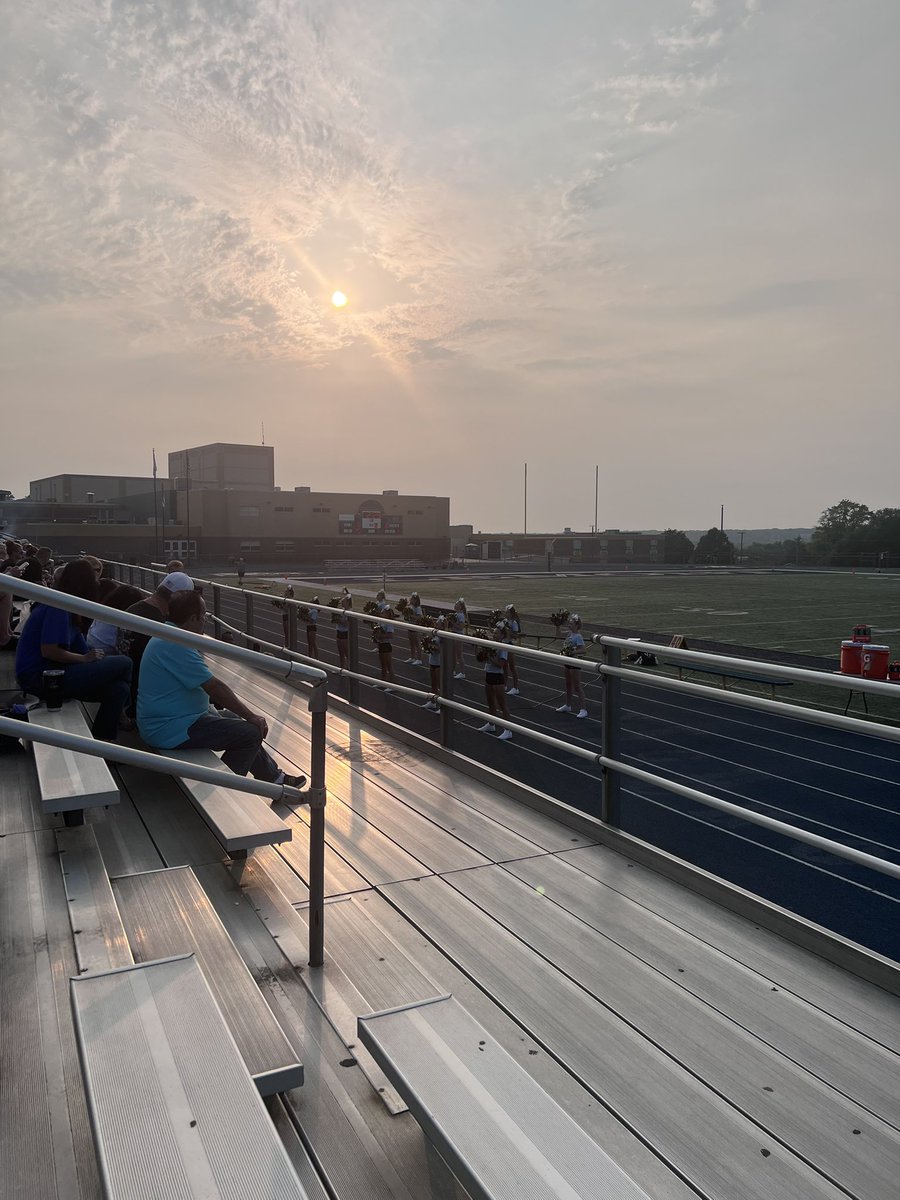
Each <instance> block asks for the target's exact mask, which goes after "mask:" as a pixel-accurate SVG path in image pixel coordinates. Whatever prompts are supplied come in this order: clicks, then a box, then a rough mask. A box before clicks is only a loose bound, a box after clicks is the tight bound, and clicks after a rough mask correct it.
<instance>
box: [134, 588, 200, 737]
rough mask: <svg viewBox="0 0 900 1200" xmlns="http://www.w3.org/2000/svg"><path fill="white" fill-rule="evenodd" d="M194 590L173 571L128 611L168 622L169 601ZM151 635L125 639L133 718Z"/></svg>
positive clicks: (136, 635)
mask: <svg viewBox="0 0 900 1200" xmlns="http://www.w3.org/2000/svg"><path fill="white" fill-rule="evenodd" d="M193 589H194V581H193V579H191V577H190V575H185V573H184V572H183V571H172V572H170V573H169V574H168V575H167V576H166V577H165V579H163V580H161V581H160V584H159V586H158V587H157V589H156V591H155V592H151V593H150V595H149V596H147V597H146V599H144V600H138V601H137V602H136V603H135V604H132V605H131V607H130V608H129V609H128V611H129V612H130V613H134V614H135V615H136V616H138V617H146V618H147V620H148V621H163V622H164V621H166V620H167V618H168V616H169V601H170V600H171V598H172V597H173V596H174V595H175V594H176V593H177V592H190V591H193ZM149 641H150V635H149V634H146V633H135V632H133V631H132V632H130V633H128V634H127V636H126V638H125V644H126V646H127V652H128V655H129V657H130V658H131V663H132V671H131V705H130V706H129V709H128V715H129V716H130V717H133V716H134V715H135V713H136V712H137V689H138V681H139V679H140V671H141V659H142V658H143V656H144V651H145V650H146V649H147V643H148V642H149Z"/></svg>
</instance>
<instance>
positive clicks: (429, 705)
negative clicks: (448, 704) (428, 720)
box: [422, 700, 441, 712]
mask: <svg viewBox="0 0 900 1200" xmlns="http://www.w3.org/2000/svg"><path fill="white" fill-rule="evenodd" d="M422 707H423V708H427V709H428V710H429V711H430V712H440V711H441V706H440V705H439V704H435V703H434V702H433V701H431V700H426V701H425V703H424V704H423V705H422Z"/></svg>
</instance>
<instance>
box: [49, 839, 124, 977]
mask: <svg viewBox="0 0 900 1200" xmlns="http://www.w3.org/2000/svg"><path fill="white" fill-rule="evenodd" d="M56 844H57V846H58V847H59V861H60V867H61V868H62V874H63V879H64V880H65V890H66V902H67V904H68V906H69V921H70V923H71V926H72V935H73V937H74V939H75V955H76V957H77V959H78V968H79V970H80V971H81V972H82V974H83V973H84V972H86V971H107V970H110V969H112V968H115V967H127V966H130V965H131V963H133V962H134V959H133V958H132V957H131V951H130V949H129V948H128V938H127V937H126V936H125V927H124V926H123V924H122V918H121V916H120V915H119V909H118V907H117V905H116V901H115V897H114V896H113V893H112V887H111V886H110V882H109V877H108V876H107V874H106V867H105V866H104V863H103V858H102V856H101V854H100V849H99V847H98V846H97V839H96V838H95V837H94V831H93V827H92V826H91V825H78V826H75V827H73V828H71V829H58V830H57V831H56Z"/></svg>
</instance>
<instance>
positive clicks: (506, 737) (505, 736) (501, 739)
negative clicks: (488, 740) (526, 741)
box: [497, 729, 512, 742]
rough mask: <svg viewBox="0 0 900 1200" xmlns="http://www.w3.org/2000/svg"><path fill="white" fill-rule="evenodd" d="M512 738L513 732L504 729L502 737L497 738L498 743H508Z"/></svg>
mask: <svg viewBox="0 0 900 1200" xmlns="http://www.w3.org/2000/svg"><path fill="white" fill-rule="evenodd" d="M511 737H512V730H511V729H504V730H503V732H502V733H501V734H500V736H499V737H498V738H497V741H498V742H508V741H509V739H510V738H511Z"/></svg>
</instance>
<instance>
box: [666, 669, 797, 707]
mask: <svg viewBox="0 0 900 1200" xmlns="http://www.w3.org/2000/svg"><path fill="white" fill-rule="evenodd" d="M663 666H665V667H674V668H675V670H676V671H677V672H678V678H679V679H684V677H685V674H687V675H712V676H714V677H715V678H716V679H721V680H722V690H723V691H728V680H729V679H736V680H738V681H739V682H741V683H753V684H756V685H757V686H760V687H767V688H771V689H772V699H773V700H774V699H775V689H776V688H788V687H793V686H794V684H793V682H792V681H791V680H790V679H773V678H772V677H771V676H767V675H750V674H747V673H745V672H743V671H732V670H730V669H729V668H728V667H706V666H703V667H701V666H696V667H694V666H689V665H688V664H687V663H683V662H677V663H676V662H663Z"/></svg>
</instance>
